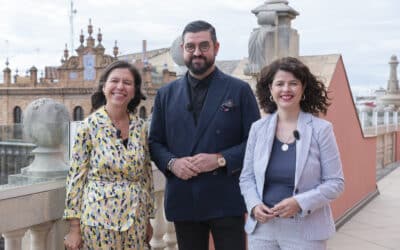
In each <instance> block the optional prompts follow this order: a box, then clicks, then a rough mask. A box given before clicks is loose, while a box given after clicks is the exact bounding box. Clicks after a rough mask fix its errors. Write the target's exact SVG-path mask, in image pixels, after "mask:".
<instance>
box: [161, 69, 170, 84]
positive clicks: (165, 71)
mask: <svg viewBox="0 0 400 250" xmlns="http://www.w3.org/2000/svg"><path fill="white" fill-rule="evenodd" d="M162 82H163V83H168V82H169V71H168V69H163V71H162Z"/></svg>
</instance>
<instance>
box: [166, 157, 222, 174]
mask: <svg viewBox="0 0 400 250" xmlns="http://www.w3.org/2000/svg"><path fill="white" fill-rule="evenodd" d="M216 168H218V161H217V154H206V153H201V154H196V155H194V156H186V157H182V158H178V159H176V160H175V162H174V165H173V166H172V173H173V174H174V175H175V176H177V177H178V178H180V179H182V180H189V179H190V178H192V177H195V176H197V175H199V174H200V173H205V172H210V171H213V170H214V169H216Z"/></svg>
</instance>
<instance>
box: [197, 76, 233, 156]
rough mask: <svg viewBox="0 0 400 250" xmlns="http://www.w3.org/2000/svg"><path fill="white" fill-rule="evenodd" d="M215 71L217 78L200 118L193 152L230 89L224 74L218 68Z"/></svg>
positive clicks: (211, 83) (211, 84) (211, 86)
mask: <svg viewBox="0 0 400 250" xmlns="http://www.w3.org/2000/svg"><path fill="white" fill-rule="evenodd" d="M215 70H216V71H217V72H215V76H214V78H213V79H212V80H211V82H210V86H209V88H208V91H207V96H206V99H205V100H204V105H203V109H202V110H201V112H200V116H199V118H198V123H197V129H196V133H195V137H194V141H193V145H192V150H191V151H193V150H194V148H195V147H196V145H197V143H198V141H199V140H200V138H201V136H202V135H203V133H204V131H205V130H206V128H207V125H208V123H209V121H210V120H211V118H213V117H214V115H215V114H216V112H217V110H218V108H219V107H220V105H221V103H222V100H223V97H224V96H225V93H226V91H227V89H228V85H229V83H228V82H227V81H226V78H224V77H223V75H222V73H221V72H220V71H219V70H218V69H217V68H216V69H215Z"/></svg>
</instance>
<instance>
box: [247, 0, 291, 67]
mask: <svg viewBox="0 0 400 250" xmlns="http://www.w3.org/2000/svg"><path fill="white" fill-rule="evenodd" d="M251 12H252V13H253V14H254V15H256V17H257V23H258V24H259V25H260V27H258V28H255V29H254V30H253V32H252V33H251V34H250V38H249V45H248V46H249V48H248V49H249V64H248V65H247V67H246V69H245V74H247V75H257V74H258V73H259V72H260V70H261V69H262V68H263V67H264V66H266V65H268V64H270V63H271V62H272V61H274V60H276V59H278V58H282V57H286V56H292V57H298V56H299V35H298V33H297V30H295V29H292V28H291V21H292V20H293V19H294V18H296V16H297V15H299V13H298V12H297V11H296V10H294V9H293V8H292V7H290V6H289V5H288V2H287V1H286V0H268V1H265V3H264V4H262V5H260V6H258V7H257V8H255V9H253V10H252V11H251Z"/></svg>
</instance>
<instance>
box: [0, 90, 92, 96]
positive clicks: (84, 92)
mask: <svg viewBox="0 0 400 250" xmlns="http://www.w3.org/2000/svg"><path fill="white" fill-rule="evenodd" d="M93 92H94V88H0V96H15V95H25V96H26V95H89V94H92V93H93Z"/></svg>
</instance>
